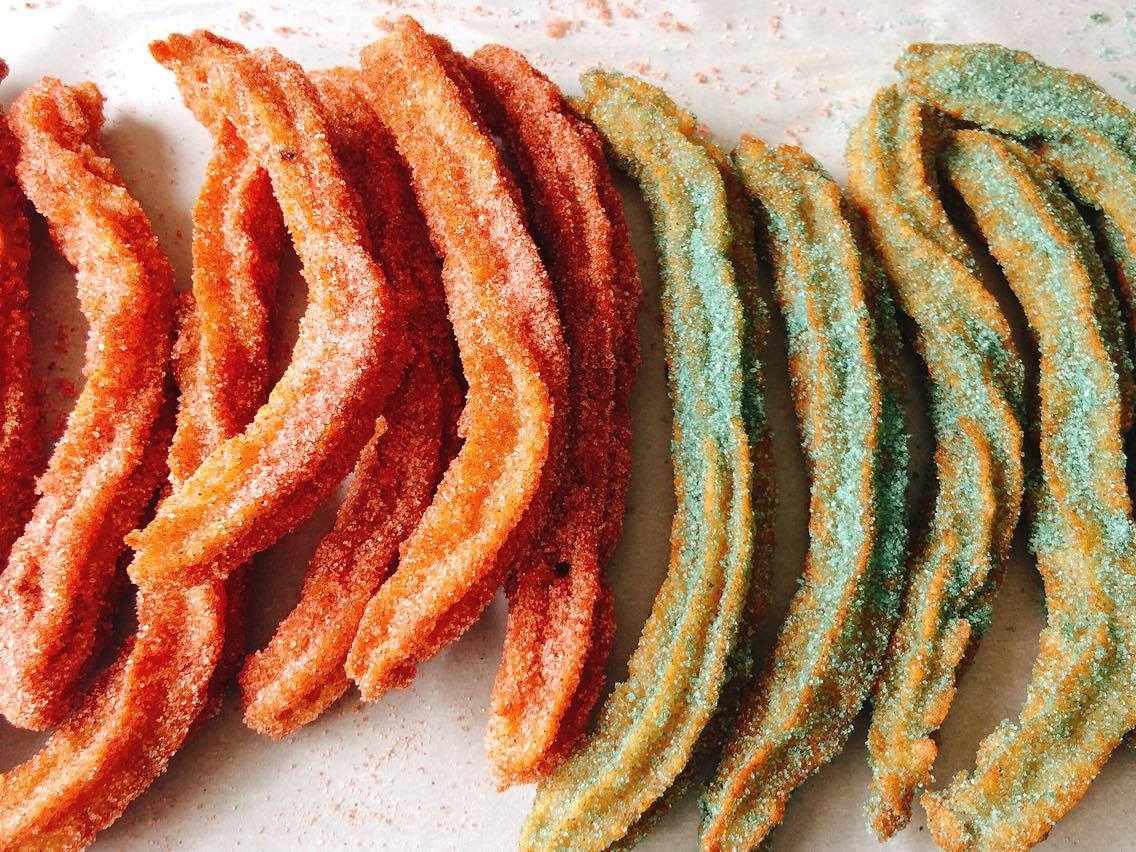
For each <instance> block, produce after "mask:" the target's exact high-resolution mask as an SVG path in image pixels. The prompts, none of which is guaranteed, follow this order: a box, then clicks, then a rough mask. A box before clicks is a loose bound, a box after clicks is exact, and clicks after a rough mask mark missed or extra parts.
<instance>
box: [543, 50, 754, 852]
mask: <svg viewBox="0 0 1136 852" xmlns="http://www.w3.org/2000/svg"><path fill="white" fill-rule="evenodd" d="M582 82H583V86H584V93H585V94H584V97H583V99H582V100H581V101H580V102H579V107H580V108H581V109H582V111H583V112H584V114H585V115H586V116H587V118H588V119H589V120H590V121H591V122H592V123H593V124H594V125H595V126H596V128H597V129H598V130H599V132H600V134H601V135H602V136H603V137H604V139H605V141H606V143H607V145H608V147H609V150H610V151H611V152H612V153H613V154H614V155H615V157H616V159H617V160H618V161H619V162H620V163H621V165H623V166H624V168H626V169H627V170H628V171H629V172H630V174H631V175H632V176H633V177H635V178H636V179H638V180H639V181H640V183H641V185H642V186H643V189H644V192H645V194H646V196H647V200H648V202H649V204H650V206H651V209H652V212H653V216H654V220H655V227H656V241H657V244H658V249H659V254H660V261H661V268H662V275H663V283H664V291H663V310H664V338H665V343H666V348H667V359H668V364H669V380H670V386H671V397H672V402H673V404H674V409H675V417H674V439H673V443H672V455H673V458H674V466H675V494H676V497H677V499H678V509H677V512H676V515H675V518H674V522H673V526H672V554H673V556H672V563H671V568H670V570H669V571H668V574H667V578H666V580H665V581H664V583H663V587H662V589H661V590H660V592H659V594H658V597H657V598H656V600H655V605H654V607H653V609H652V613H651V616H650V617H649V619H648V621H647V624H646V626H645V627H644V629H643V634H642V637H641V638H640V642H639V647H638V648H637V649H636V651H635V653H634V654H633V656H632V658H631V661H630V663H629V676H628V679H627V680H626V681H624V682H623V683H621V684H619V685H618V686H617V687H616V688H615V691H614V692H613V693H612V695H611V696H610V697H609V698H608V700H607V701H606V703H605V704H604V706H603V708H602V710H601V711H600V716H599V720H598V722H597V725H596V728H595V730H594V732H593V733H592V735H591V736H590V737H589V738H588V739H587V740H585V741H584V743H583V744H582V745H581V746H580V747H579V748H578V749H577V750H576V751H575V752H574V753H573V754H572V756H571V757H569V759H568V760H567V761H566V762H565V763H564V764H563V765H562V766H561V767H560V768H559V769H558V770H557V771H556V772H555V773H554V774H553V775H552V776H551V777H550V778H548V779H547V780H545V781H544V782H543V783H542V784H541V785H540V787H539V788H538V791H537V798H536V802H535V803H534V806H533V811H532V813H531V814H530V815H529V818H528V820H527V821H526V823H525V826H524V828H523V829H522V836H521V846H522V848H525V849H560V848H574V849H603V848H605V847H607V846H608V845H609V844H611V843H613V842H615V841H618V840H619V839H620V838H621V837H622V836H623V835H624V834H625V833H626V832H627V831H628V830H629V829H630V828H631V827H632V825H633V824H634V823H636V822H637V821H638V820H640V819H641V818H643V817H644V815H645V814H646V813H647V812H648V811H649V809H650V808H651V807H652V806H653V804H654V803H655V802H657V801H658V800H659V798H660V796H662V795H663V794H664V793H665V791H666V790H667V788H668V787H669V786H670V785H671V783H672V782H673V781H674V780H675V779H676V777H677V776H678V775H679V773H680V772H681V771H682V769H683V768H684V767H685V766H686V764H687V761H688V760H689V758H690V756H691V754H692V752H693V751H694V750H695V748H696V745H697V743H698V740H699V737H700V735H701V734H702V733H703V730H704V729H705V728H706V726H707V724H708V723H709V721H710V720H711V718H712V716H713V714H714V712H715V709H716V707H717V705H718V699H719V697H720V694H721V690H722V686H723V682H724V681H725V679H726V676H727V669H728V665H729V662H730V656H731V653H732V652H733V651H734V649H735V646H736V642H737V639H738V633H739V623H740V621H741V619H742V617H743V616H744V614H745V612H746V606H747V602H748V601H747V595H748V586H749V568H750V560H751V558H752V556H753V524H754V521H755V517H754V513H753V511H752V508H751V489H752V488H753V485H754V481H753V466H752V462H751V455H750V433H751V430H752V431H753V432H755V433H764V424H763V418H761V416H760V415H761V413H762V412H761V408H760V405H756V406H752V407H751V408H750V409H749V410H748V411H747V410H746V408H745V407H744V398H745V396H746V384H747V380H756V378H757V376H758V375H759V371H758V369H757V364H756V362H753V363H752V365H751V373H750V374H748V375H747V372H746V366H747V362H746V360H745V355H744V354H743V353H744V351H745V350H746V349H747V348H748V347H747V343H748V341H746V340H745V333H746V330H747V324H746V311H747V309H749V310H755V307H753V306H749V305H745V306H743V303H742V300H741V298H740V289H739V284H738V280H737V279H736V278H735V270H734V267H733V263H732V260H733V257H732V241H733V239H734V237H735V235H734V233H733V231H732V227H731V221H730V210H729V207H728V199H727V195H726V191H725V185H724V183H723V178H722V173H721V171H720V170H719V165H718V162H716V160H715V157H714V156H712V154H711V146H709V143H707V142H705V141H704V140H702V139H700V138H699V137H698V135H697V133H696V131H695V129H694V128H695V122H694V119H693V118H692V117H691V116H689V115H687V114H685V113H683V112H681V111H680V110H679V109H678V108H677V107H676V106H675V105H674V104H673V103H672V102H671V101H670V100H669V99H668V98H667V97H666V95H665V94H664V93H663V92H662V91H660V90H659V89H656V88H654V87H652V86H649V85H647V84H645V83H643V82H641V81H638V80H635V79H633V78H629V77H624V76H621V75H618V74H613V73H606V72H602V71H598V70H594V71H590V72H588V73H587V74H585V75H584V77H583V79H582ZM718 158H719V160H720V158H721V155H720V154H719V155H718ZM758 327H759V326H757V325H751V326H750V328H753V329H754V330H755V331H756V330H757V328H758ZM752 345H753V346H758V345H760V340H757V341H754V342H753V343H752ZM751 401H752V397H751ZM757 401H760V397H757ZM747 413H748V414H750V415H753V416H754V417H755V418H756V419H757V422H756V423H755V422H752V421H747V419H746V416H747ZM761 520H762V521H767V520H768V518H767V517H764V516H763V517H762V518H761Z"/></svg>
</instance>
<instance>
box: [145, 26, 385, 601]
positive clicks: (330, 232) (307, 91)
mask: <svg viewBox="0 0 1136 852" xmlns="http://www.w3.org/2000/svg"><path fill="white" fill-rule="evenodd" d="M151 52H152V53H153V54H154V57H155V58H156V59H157V60H158V61H159V62H160V63H161V64H163V65H165V66H166V67H168V68H170V69H171V70H173V71H174V72H175V73H176V75H177V78H178V83H179V86H180V87H181V90H182V94H183V97H184V98H185V101H186V104H187V105H188V106H189V107H190V108H191V109H192V110H194V111H195V113H196V114H197V116H198V118H199V119H201V120H202V122H203V123H205V124H206V125H208V126H210V127H211V128H216V127H218V126H220V125H222V124H223V123H225V122H228V123H230V124H232V125H233V126H234V128H235V129H236V131H237V133H238V134H239V135H240V136H241V138H242V139H243V140H244V141H245V144H246V145H248V147H249V150H250V151H251V152H252V153H253V155H254V156H255V157H256V159H257V161H258V162H259V163H260V165H261V166H262V167H263V168H264V169H265V170H266V171H267V172H268V174H269V176H270V177H271V179H272V184H273V187H274V189H275V191H276V195H277V198H278V199H279V200H280V204H281V207H282V209H283V211H284V219H285V221H286V222H287V223H288V226H289V230H290V231H291V233H292V235H293V239H294V241H295V244H296V250H297V254H298V255H299V256H300V260H301V262H302V264H303V270H304V274H305V276H306V277H307V279H308V282H309V286H310V289H311V296H310V298H309V302H308V309H307V312H306V314H305V316H304V318H303V320H302V321H301V323H300V334H299V338H298V339H297V341H296V344H295V347H294V348H293V352H292V359H291V361H290V363H289V365H288V368H287V370H286V371H285V373H284V375H283V376H282V377H281V379H280V381H279V382H277V384H276V386H275V387H274V388H273V390H272V394H271V395H270V396H269V399H268V402H267V403H266V404H265V405H264V406H263V407H262V408H261V409H260V410H259V411H258V412H257V414H256V417H255V418H254V419H253V421H252V423H250V424H249V425H248V427H247V428H246V429H245V430H244V431H243V432H241V433H240V434H238V435H234V436H233V437H231V438H229V439H228V440H226V441H224V442H223V443H222V444H220V445H219V446H218V447H217V448H216V449H214V450H213V451H212V452H211V453H210V454H209V455H208V456H207V457H206V458H205V460H204V461H203V462H202V464H201V466H200V467H198V469H197V470H196V471H195V472H194V473H193V475H192V476H190V477H189V478H188V479H187V480H186V481H185V482H184V483H182V484H181V485H180V486H179V487H177V488H175V489H174V490H173V492H172V493H171V494H170V496H169V497H168V498H167V499H165V500H164V501H163V502H162V504H161V505H160V506H159V507H158V511H157V514H156V516H155V517H154V519H153V520H152V521H151V522H150V523H149V524H148V525H147V526H146V528H145V529H143V530H141V531H138V532H135V533H133V534H131V536H130V538H129V542H128V543H129V544H130V545H131V546H132V547H134V549H135V555H134V560H133V562H132V563H131V565H130V576H131V578H132V579H133V580H134V581H135V582H136V583H138V584H139V585H142V586H154V585H158V584H171V583H178V584H184V585H194V584H197V583H201V582H205V581H206V580H209V579H222V578H224V577H225V576H227V575H228V574H229V573H231V572H232V571H233V570H234V569H235V568H236V567H237V566H238V565H240V564H242V563H243V562H245V561H246V560H247V559H248V558H249V557H250V556H251V555H253V554H254V553H256V552H258V551H259V550H262V549H263V548H265V547H267V546H268V545H270V544H272V543H273V542H274V541H276V539H277V538H279V537H280V536H281V535H283V534H284V533H286V532H288V531H289V530H291V529H292V528H293V527H295V526H296V524H298V523H299V522H300V521H301V520H302V519H303V518H304V517H306V516H307V514H308V513H310V511H311V510H312V509H313V508H314V507H315V506H316V505H318V504H319V502H320V501H321V500H322V499H323V498H325V497H326V496H327V495H328V494H329V493H330V492H331V490H332V489H333V488H334V487H335V485H336V484H338V482H339V481H340V480H341V479H342V477H343V475H344V474H346V473H347V471H348V470H349V469H350V467H351V464H352V463H353V462H354V460H355V458H356V457H357V456H358V453H359V451H360V449H361V448H362V446H363V445H364V444H365V443H366V441H367V438H368V437H369V436H370V435H371V434H372V433H373V430H374V423H375V419H376V418H377V416H378V412H379V410H381V408H382V406H383V404H384V403H385V401H386V399H387V397H388V396H389V395H390V393H391V391H392V390H393V388H394V386H395V385H396V384H397V382H398V380H399V379H400V377H401V374H402V369H401V368H402V366H403V364H404V362H405V356H406V349H405V346H404V345H403V337H404V335H403V334H402V323H401V318H400V317H399V316H398V311H397V306H396V305H395V300H394V296H393V294H392V293H391V292H390V287H389V285H388V284H387V281H386V278H385V276H384V275H383V274H382V271H381V270H380V269H379V268H378V266H377V265H376V264H375V262H374V261H373V260H372V258H371V256H370V253H369V251H368V250H367V248H368V247H367V238H366V235H365V233H364V224H363V221H362V216H361V213H360V211H359V208H358V203H357V201H356V199H355V197H354V196H353V195H352V193H351V191H350V189H349V188H348V186H347V184H346V183H345V181H344V179H343V175H342V173H341V172H340V169H339V166H338V164H337V163H336V161H335V158H334V155H333V154H332V151H331V148H330V146H329V144H328V142H327V139H326V129H325V126H324V121H323V117H322V114H321V112H320V110H319V108H318V106H317V103H316V97H315V93H314V91H313V88H312V84H311V82H310V81H309V80H308V79H307V77H306V76H305V75H304V74H303V72H302V70H301V69H300V68H299V66H297V65H295V63H292V62H289V61H288V60H286V59H284V57H282V56H281V55H280V54H278V53H276V52H275V51H272V50H263V51H259V52H257V53H251V52H249V51H247V50H245V49H244V48H243V47H241V46H240V45H238V44H236V43H234V42H230V41H227V40H225V39H222V38H219V37H217V36H214V35H212V34H210V33H207V32H204V31H198V32H196V33H194V34H193V35H189V36H185V35H173V36H170V37H169V38H168V39H167V40H165V41H160V42H155V43H154V44H152V45H151Z"/></svg>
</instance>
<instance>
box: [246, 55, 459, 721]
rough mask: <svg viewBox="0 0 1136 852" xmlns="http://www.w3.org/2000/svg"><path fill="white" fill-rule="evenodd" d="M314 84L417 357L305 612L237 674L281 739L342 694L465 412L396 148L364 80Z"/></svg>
mask: <svg viewBox="0 0 1136 852" xmlns="http://www.w3.org/2000/svg"><path fill="white" fill-rule="evenodd" d="M311 76H312V78H313V80H314V81H315V84H316V89H317V92H318V94H319V99H320V105H321V107H322V108H323V111H324V114H325V117H326V119H327V125H328V132H329V134H330V139H331V144H332V148H333V150H334V151H335V155H336V157H337V158H338V160H339V162H340V164H341V165H342V167H343V169H344V176H345V177H346V179H347V181H348V183H349V184H350V186H351V187H352V188H353V189H354V190H355V191H356V192H358V193H359V196H360V200H361V202H362V205H363V210H364V213H365V216H366V221H367V228H368V234H369V236H370V241H371V247H372V251H373V252H374V253H375V256H376V259H377V260H378V262H379V264H380V266H381V267H382V268H383V270H384V271H385V272H386V275H387V278H388V280H389V281H390V282H391V286H392V287H393V288H394V291H395V293H396V295H397V296H398V298H399V300H400V302H401V303H402V305H403V308H402V309H403V312H404V313H405V314H406V316H407V318H408V322H409V338H410V344H411V346H413V348H414V353H415V354H414V355H413V356H412V360H411V366H410V368H409V369H408V370H407V373H406V376H405V377H404V378H403V381H402V384H401V385H400V387H399V388H398V390H396V392H395V393H394V395H393V396H392V397H391V399H390V401H389V403H388V405H387V408H386V409H385V410H384V412H383V417H382V419H381V420H380V421H379V424H378V428H377V430H376V432H375V434H374V436H373V437H372V438H371V440H370V441H369V442H368V444H367V446H366V447H364V449H363V452H362V453H361V454H360V456H359V459H358V461H357V462H356V464H355V469H354V471H353V473H352V477H351V484H350V486H349V488H348V490H347V494H346V496H345V497H344V499H343V502H342V503H341V504H340V507H339V510H338V512H337V514H336V520H335V525H334V527H333V528H332V530H331V531H330V532H329V533H328V534H327V535H326V536H325V537H324V538H323V540H322V541H321V542H320V543H319V546H318V547H317V548H316V551H315V553H314V554H313V555H312V559H311V562H310V563H309V565H308V571H307V575H306V576H305V578H304V587H303V591H302V592H301V594H300V600H299V602H298V603H297V604H296V606H295V608H293V610H292V611H291V612H290V613H289V614H288V615H287V616H286V617H285V618H284V620H283V621H282V622H281V624H280V625H279V627H278V628H277V630H276V632H275V634H274V635H273V637H272V639H271V640H270V641H269V643H268V645H267V646H266V647H265V648H263V649H262V650H260V651H258V652H257V653H255V654H252V655H250V656H249V658H248V660H247V661H246V662H245V665H244V668H243V669H242V671H241V677H240V681H241V691H242V698H243V703H244V717H245V723H246V724H248V725H249V726H250V727H252V728H254V729H255V730H257V731H259V732H261V733H266V734H268V735H270V736H273V737H277V738H279V737H283V736H286V735H287V734H289V733H291V732H292V731H294V730H296V729H297V728H298V727H300V726H301V725H304V724H306V723H308V722H310V721H312V720H313V719H315V718H316V717H317V716H318V715H319V714H320V713H322V712H323V711H324V710H325V709H326V708H327V707H329V706H330V705H331V704H332V703H333V702H334V701H336V700H337V699H338V698H339V697H340V696H342V695H343V693H344V692H345V691H346V690H347V687H348V684H349V681H348V678H347V674H346V672H345V671H344V663H345V661H346V659H347V653H348V651H349V650H350V648H351V642H352V640H353V639H354V637H355V633H356V631H357V629H358V626H359V621H360V619H361V618H362V616H363V610H364V608H365V607H366V605H367V603H368V602H369V601H370V599H371V597H372V596H373V595H374V594H375V592H376V591H377V590H378V588H379V586H381V585H382V583H383V581H384V580H386V578H387V577H388V576H389V575H390V573H391V572H392V571H393V570H394V568H395V565H396V564H397V561H398V548H399V545H400V544H401V543H402V542H403V541H404V540H405V539H406V538H407V537H408V536H409V535H410V533H411V532H412V531H413V530H414V527H415V526H416V525H417V524H418V521H419V520H420V518H421V517H422V513H423V512H424V511H425V509H426V506H427V505H428V504H429V503H430V500H431V498H432V497H433V495H434V489H435V487H436V486H437V484H438V480H439V479H440V478H441V476H442V472H443V471H444V469H445V466H446V464H447V463H448V462H449V460H450V458H451V457H452V455H453V453H454V452H456V444H457V435H456V432H457V418H458V415H459V414H460V413H461V406H462V402H463V399H462V397H463V392H462V389H461V386H460V384H459V381H458V377H457V373H456V369H457V364H456V360H457V359H456V353H455V346H454V343H453V335H452V332H451V331H450V327H449V322H448V320H447V319H446V303H445V294H444V292H443V289H442V278H441V265H440V264H439V263H438V261H437V259H436V258H435V256H434V250H433V248H432V247H431V245H430V240H429V235H428V233H427V230H426V223H425V221H424V220H423V218H422V214H421V213H420V212H419V210H418V207H417V205H416V204H415V200H414V194H413V192H412V191H411V189H410V184H409V178H408V175H407V174H406V170H405V169H404V167H403V166H402V163H401V161H400V160H399V157H398V152H397V151H396V150H395V147H394V141H393V140H392V139H391V137H390V134H389V133H388V131H387V130H386V127H385V126H384V125H383V124H382V122H381V121H380V120H379V117H378V115H377V113H375V111H374V110H373V109H372V107H371V106H370V104H369V103H368V101H367V99H366V96H365V93H364V86H363V80H362V76H361V74H360V73H359V72H358V71H356V70H353V69H347V68H337V69H332V70H330V71H323V72H317V73H315V74H313V75H311Z"/></svg>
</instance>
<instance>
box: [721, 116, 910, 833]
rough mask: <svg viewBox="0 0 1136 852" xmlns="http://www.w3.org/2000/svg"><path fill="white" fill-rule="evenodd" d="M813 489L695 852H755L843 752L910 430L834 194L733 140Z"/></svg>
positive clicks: (881, 643)
mask: <svg viewBox="0 0 1136 852" xmlns="http://www.w3.org/2000/svg"><path fill="white" fill-rule="evenodd" d="M734 162H735V164H736V166H737V168H738V170H739V172H740V174H741V177H742V181H743V183H744V184H745V187H746V190H747V191H748V192H749V194H750V196H751V197H752V198H753V200H754V201H755V203H756V206H757V209H758V210H759V211H760V213H761V216H760V218H761V219H762V220H763V221H764V224H765V233H766V237H767V239H766V243H767V245H768V251H769V255H770V257H771V261H772V265H773V269H774V277H775V288H774V289H775V293H776V297H777V301H778V304H779V306H780V308H781V312H782V314H783V316H784V318H785V325H786V331H787V335H788V339H789V355H790V369H791V373H792V380H793V381H792V384H793V397H794V401H795V405H796V409H797V415H798V419H799V423H800V430H801V439H802V443H803V445H804V449H805V455H806V459H807V462H808V468H809V471H810V478H811V481H812V488H811V491H812V498H811V504H810V515H811V520H810V526H809V540H810V544H809V554H808V562H807V565H806V569H805V576H804V583H803V585H802V587H801V589H800V591H798V593H797V595H796V596H795V597H794V599H793V602H792V604H791V605H790V611H789V615H788V617H787V619H786V622H785V626H784V627H783V628H782V631H781V635H780V637H779V639H778V641H777V646H776V648H775V650H774V652H773V657H772V659H771V660H770V662H769V664H768V666H767V668H766V670H765V672H764V673H763V674H762V676H761V677H760V678H759V679H758V681H757V682H756V683H755V684H754V686H753V688H752V689H751V690H750V692H749V694H748V695H747V696H746V698H745V699H744V702H743V704H742V710H741V714H740V716H739V718H738V721H737V723H736V732H735V733H734V735H733V736H732V737H731V738H730V739H729V740H728V742H727V743H726V746H725V749H724V752H723V757H722V762H721V765H720V766H719V768H718V772H717V775H716V776H715V778H714V780H713V781H712V782H711V784H710V786H709V788H708V791H707V794H706V796H705V799H704V802H703V814H704V818H703V823H702V848H703V849H707V850H711V849H713V850H717V849H736V848H751V847H754V846H757V845H758V844H760V843H761V842H762V841H763V840H764V839H765V838H766V837H767V835H768V834H769V832H770V831H772V829H773V828H774V827H775V826H776V825H777V824H778V823H779V822H780V821H781V817H782V815H783V814H784V810H785V805H786V802H787V801H788V798H789V795H790V794H791V793H792V791H793V790H794V789H795V788H796V787H797V786H798V785H799V784H800V783H801V782H802V781H804V780H805V779H806V778H807V777H808V776H809V775H811V774H812V773H813V772H814V771H816V770H817V769H818V768H819V767H820V766H821V765H823V764H824V763H825V762H827V761H828V760H829V759H831V758H832V757H833V756H834V755H835V754H837V753H838V752H839V751H840V749H841V748H843V746H844V743H845V742H846V740H847V738H848V735H849V733H850V732H851V729H852V723H853V721H854V719H855V717H856V714H857V713H858V712H859V709H860V706H861V704H862V703H863V701H864V698H865V697H866V696H867V693H868V691H869V690H870V689H871V686H872V684H873V683H874V682H875V679H876V675H877V673H878V671H879V665H880V661H881V659H882V657H883V654H884V651H885V650H886V648H887V642H888V638H889V637H890V635H891V631H892V628H893V626H894V624H895V619H896V616H897V615H898V610H899V601H900V598H901V592H902V587H903V577H904V568H905V558H904V557H905V553H906V517H905V515H906V492H907V462H908V450H907V428H906V420H905V414H904V410H903V398H902V396H903V389H902V384H901V379H900V376H899V374H898V372H897V370H896V368H895V365H896V358H897V355H898V345H899V334H898V329H897V327H896V325H895V314H894V308H893V306H892V304H891V300H890V296H889V294H888V293H887V291H886V289H885V288H884V286H883V285H884V282H883V281H882V280H881V279H880V277H879V275H878V270H877V268H876V267H875V265H874V264H873V263H872V262H871V261H870V259H867V258H865V257H864V256H863V254H862V252H861V247H860V245H859V244H858V243H857V240H856V234H855V231H854V226H853V225H852V224H851V223H850V221H849V219H848V218H847V217H846V215H845V204H844V199H843V198H842V196H841V193H840V190H839V188H838V187H837V186H836V184H835V183H834V182H833V181H832V179H831V178H830V177H829V176H828V175H827V174H825V173H824V171H823V170H822V169H821V167H820V166H819V165H818V164H817V163H816V161H815V160H813V159H812V158H811V157H809V156H808V155H807V154H805V153H804V152H802V151H801V150H800V149H797V148H792V147H788V146H784V147H780V148H769V147H767V146H766V145H765V144H763V143H762V142H760V141H759V140H757V139H750V138H746V139H743V141H742V144H741V145H740V146H739V147H738V149H737V151H736V152H735V153H734Z"/></svg>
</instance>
